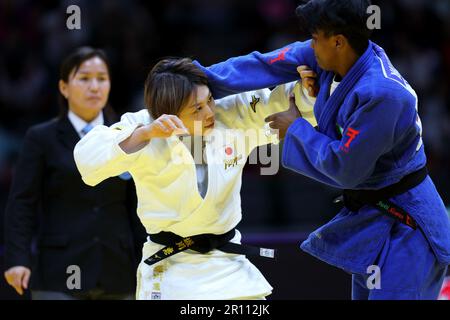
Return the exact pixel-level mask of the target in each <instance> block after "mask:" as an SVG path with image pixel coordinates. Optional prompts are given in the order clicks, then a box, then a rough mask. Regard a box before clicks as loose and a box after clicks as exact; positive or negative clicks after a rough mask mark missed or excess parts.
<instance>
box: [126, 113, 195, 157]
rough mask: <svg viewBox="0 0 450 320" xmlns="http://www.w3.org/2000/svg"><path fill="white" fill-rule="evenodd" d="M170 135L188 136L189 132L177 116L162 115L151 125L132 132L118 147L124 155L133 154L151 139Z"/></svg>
mask: <svg viewBox="0 0 450 320" xmlns="http://www.w3.org/2000/svg"><path fill="white" fill-rule="evenodd" d="M172 134H175V135H189V131H188V129H187V128H186V127H185V126H184V124H183V122H182V121H181V120H180V118H178V117H177V116H175V115H170V114H163V115H162V116H160V117H159V118H158V119H156V120H155V121H153V122H152V123H150V124H148V125H145V126H141V127H139V128H137V129H136V130H134V132H133V133H132V134H131V136H129V137H128V138H127V139H125V140H124V141H122V142H121V143H119V146H120V148H121V149H122V150H123V151H124V152H125V153H134V152H136V151H139V150H141V149H142V148H143V147H144V146H146V145H147V144H148V143H149V142H150V140H151V139H153V138H167V137H170V136H171V135H172Z"/></svg>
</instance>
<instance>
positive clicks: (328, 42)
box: [204, 0, 450, 299]
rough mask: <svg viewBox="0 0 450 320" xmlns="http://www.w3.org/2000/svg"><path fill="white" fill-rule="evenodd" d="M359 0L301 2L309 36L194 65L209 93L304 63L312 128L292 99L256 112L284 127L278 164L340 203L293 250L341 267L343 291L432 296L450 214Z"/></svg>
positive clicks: (449, 248)
mask: <svg viewBox="0 0 450 320" xmlns="http://www.w3.org/2000/svg"><path fill="white" fill-rule="evenodd" d="M368 5H370V3H369V1H365V0H351V1H345V2H344V1H337V0H325V1H318V0H312V1H310V2H309V3H307V4H305V5H302V6H299V7H298V9H297V14H298V15H299V17H300V19H301V20H302V22H303V23H304V24H305V25H306V26H307V27H308V29H309V31H310V32H311V33H312V35H313V38H312V40H310V41H306V42H296V43H293V44H291V45H288V46H286V47H284V48H282V49H280V50H277V51H275V52H271V53H267V54H261V53H259V52H253V53H251V54H249V55H247V56H242V57H238V58H232V59H229V60H227V61H225V62H223V63H219V64H216V65H213V66H210V67H209V68H204V71H205V72H206V73H207V75H208V78H209V80H210V87H211V88H212V91H213V95H214V96H215V97H216V98H220V97H221V96H225V95H228V94H231V93H235V92H240V91H248V90H252V89H257V88H263V87H270V86H274V85H277V84H279V83H285V82H289V81H293V80H295V79H296V78H297V77H298V74H297V72H296V67H297V66H299V65H308V66H309V67H310V68H312V70H313V71H314V72H315V73H316V74H317V81H318V84H319V86H320V90H319V93H318V96H317V100H316V102H315V107H314V113H315V116H316V119H317V122H318V126H317V127H313V126H312V125H311V124H310V123H309V122H308V121H306V120H305V119H303V118H302V117H301V115H300V114H299V113H298V111H297V110H296V109H295V108H294V106H293V105H292V104H293V102H292V101H291V107H290V108H289V110H288V111H286V112H283V113H279V114H275V115H273V116H271V117H269V118H268V119H267V120H268V121H271V127H272V128H276V129H280V132H281V136H283V135H284V132H286V131H287V132H286V134H285V142H284V149H283V157H282V161H283V165H284V166H285V167H287V168H289V169H291V170H294V171H296V172H298V173H301V174H303V175H306V176H309V177H311V178H313V179H315V180H318V181H320V182H323V183H325V184H327V185H330V186H333V187H337V188H341V189H343V190H344V192H343V195H344V197H343V202H344V204H345V207H344V208H343V209H342V210H341V211H340V212H339V213H338V214H337V215H336V217H335V218H334V219H332V220H331V221H330V222H329V223H327V224H325V225H324V226H322V227H320V228H319V229H318V230H316V231H315V232H313V233H312V234H311V235H310V236H309V238H308V239H307V240H306V241H305V242H303V243H302V245H301V248H302V249H303V250H305V251H306V252H308V253H310V254H312V255H313V256H315V257H317V258H319V259H321V260H323V261H325V262H327V263H329V264H332V265H334V266H337V267H340V268H342V269H344V270H346V271H347V272H350V273H352V274H353V290H352V296H353V298H354V299H436V298H437V297H438V294H439V290H440V288H441V285H442V281H443V279H444V275H445V272H446V269H447V265H448V264H449V263H450V222H449V218H448V216H447V214H446V210H445V207H444V204H443V202H442V200H441V198H440V196H439V194H438V192H437V191H436V188H435V186H434V184H433V182H432V180H431V179H430V177H429V176H428V175H427V171H426V168H425V166H426V156H425V153H424V146H423V144H422V139H421V132H422V127H421V123H420V119H419V116H418V111H417V105H418V99H417V95H416V93H415V92H414V90H413V89H412V88H411V86H410V85H409V84H408V83H407V81H406V80H405V79H403V77H402V76H401V75H400V74H399V72H398V71H397V70H396V69H395V68H394V67H393V66H392V64H391V63H390V61H389V59H388V57H387V56H386V53H385V52H384V50H383V49H382V48H381V47H379V46H378V45H376V44H375V43H373V42H371V41H369V36H370V30H368V29H367V27H366V21H367V15H366V9H367V6H368ZM378 271H379V272H378Z"/></svg>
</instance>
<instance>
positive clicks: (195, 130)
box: [178, 85, 215, 136]
mask: <svg viewBox="0 0 450 320" xmlns="http://www.w3.org/2000/svg"><path fill="white" fill-rule="evenodd" d="M214 108H215V102H214V99H213V97H212V95H211V92H210V91H209V88H208V87H207V86H204V85H201V86H197V87H195V89H194V90H193V92H192V94H191V97H190V99H189V101H188V102H187V103H186V104H185V106H183V108H182V109H181V111H180V114H179V115H178V117H179V118H180V120H181V121H183V123H184V125H185V126H186V128H187V129H188V130H189V133H190V134H191V135H197V136H198V135H203V136H204V135H207V134H209V133H210V132H211V130H212V129H213V128H214V119H215V118H214Z"/></svg>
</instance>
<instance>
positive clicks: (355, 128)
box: [282, 95, 417, 189]
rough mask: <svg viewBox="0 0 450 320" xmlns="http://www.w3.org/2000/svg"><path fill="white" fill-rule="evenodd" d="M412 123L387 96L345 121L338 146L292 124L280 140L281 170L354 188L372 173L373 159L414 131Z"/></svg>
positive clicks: (300, 122) (300, 123) (410, 113)
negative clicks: (281, 145)
mask: <svg viewBox="0 0 450 320" xmlns="http://www.w3.org/2000/svg"><path fill="white" fill-rule="evenodd" d="M415 119H416V114H415V111H414V110H413V109H412V108H408V107H407V103H405V101H400V100H396V99H395V98H393V97H392V95H391V97H383V96H382V95H379V96H377V97H373V98H370V99H368V101H367V100H366V102H364V103H362V105H361V106H360V107H359V108H358V109H357V110H356V111H355V112H354V113H353V114H351V115H350V116H349V118H348V119H347V121H346V123H345V125H344V127H343V130H342V132H343V134H342V139H341V140H333V139H331V138H330V137H328V136H327V135H324V134H322V133H320V132H318V131H317V130H316V129H314V128H313V126H311V124H310V123H308V122H307V121H306V120H305V119H302V118H300V119H297V120H296V121H295V122H294V123H293V124H292V125H291V126H290V127H289V129H288V131H287V134H286V138H285V143H284V147H283V157H282V158H283V165H284V166H285V167H287V168H290V169H292V170H294V171H296V172H299V173H302V174H304V175H306V176H309V177H311V178H313V179H315V180H318V181H320V182H323V183H326V184H328V185H331V186H334V187H338V188H349V189H351V188H354V187H355V186H357V185H358V184H360V183H362V182H364V181H365V180H366V179H367V178H368V177H369V176H370V175H371V174H372V173H373V171H374V168H375V164H376V163H377V161H378V160H379V158H380V157H381V156H382V155H384V154H386V153H388V152H392V151H391V150H392V147H393V146H394V144H395V142H396V141H398V139H399V138H400V137H401V136H402V135H405V134H411V132H410V131H409V130H417V128H416V126H415ZM393 156H395V155H393Z"/></svg>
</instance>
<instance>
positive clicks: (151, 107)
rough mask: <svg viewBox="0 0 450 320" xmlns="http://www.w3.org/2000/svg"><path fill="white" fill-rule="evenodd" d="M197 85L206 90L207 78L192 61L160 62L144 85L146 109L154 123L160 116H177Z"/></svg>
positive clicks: (172, 60) (171, 59)
mask: <svg viewBox="0 0 450 320" xmlns="http://www.w3.org/2000/svg"><path fill="white" fill-rule="evenodd" d="M198 85H205V86H207V85H208V78H207V77H206V75H205V73H203V71H202V70H201V69H200V68H198V67H197V66H196V65H195V64H193V63H192V60H191V59H189V58H166V59H163V60H161V61H159V62H158V63H157V64H156V65H155V66H154V67H153V69H152V70H151V71H150V73H149V74H148V76H147V80H146V81H145V90H144V101H145V106H146V107H147V109H148V111H149V112H150V114H151V116H152V117H153V118H154V119H157V118H159V117H160V116H161V115H163V114H173V115H177V114H178V113H179V111H180V109H181V107H182V106H183V105H184V104H185V103H186V102H187V101H188V100H189V98H190V97H191V94H192V91H193V89H194V88H195V86H198Z"/></svg>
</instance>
